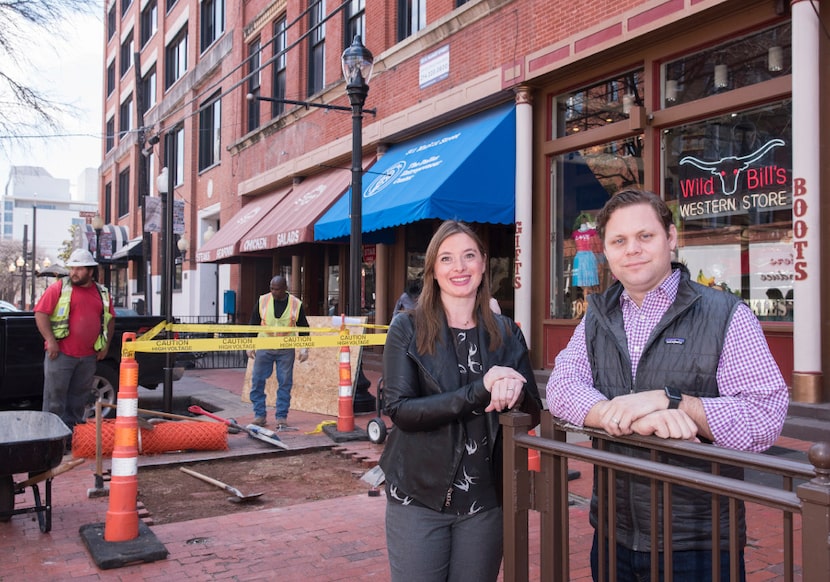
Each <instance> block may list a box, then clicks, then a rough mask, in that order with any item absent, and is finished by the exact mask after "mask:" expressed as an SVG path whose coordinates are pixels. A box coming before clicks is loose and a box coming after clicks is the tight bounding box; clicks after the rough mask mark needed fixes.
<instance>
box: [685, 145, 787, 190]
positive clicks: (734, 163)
mask: <svg viewBox="0 0 830 582" xmlns="http://www.w3.org/2000/svg"><path fill="white" fill-rule="evenodd" d="M782 145H784V140H782V139H773V140H770V141H768V142H767V143H765V144H764V145H763V146H761V148H760V149H758V150H756V151H754V152H752V153H750V154H747V155H745V156H728V157H726V158H721V159H720V160H718V161H717V162H704V161H703V160H699V159H697V158H695V157H693V156H686V157H685V158H683V159H681V160H680V165H681V166H682V165H684V164H691V165H693V166H694V167H696V168H700V169H701V170H706V171H707V172H709V173H710V174H712V175H713V176H718V177H719V178H720V183H721V188H722V189H723V193H724V194H726V195H730V194H734V193H735V190H737V189H738V178H739V177H740V175H741V172H743V171H744V170H746V169H747V168H749V166H750V165H751V164H752V163H753V162H757V161H758V160H760V159H761V158H762V157H764V155H766V154H767V152H769V151H770V150H771V149H772V148H776V147H778V146H782Z"/></svg>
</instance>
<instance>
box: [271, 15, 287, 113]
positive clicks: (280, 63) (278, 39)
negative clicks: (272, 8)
mask: <svg viewBox="0 0 830 582" xmlns="http://www.w3.org/2000/svg"><path fill="white" fill-rule="evenodd" d="M287 45H288V37H287V33H286V27H285V16H283V17H282V18H280V19H279V20H277V21H276V22H275V23H274V41H273V44H272V46H273V47H274V53H273V54H274V63H273V69H272V70H273V72H274V73H273V74H274V78H273V86H272V87H271V96H272V97H273V98H274V99H285V85H286V58H285V53H286V51H287V50H288V49H287ZM284 111H285V103H278V102H276V101H275V102H272V103H271V117H272V118H273V117H278V116H280V115H282V113H283V112H284Z"/></svg>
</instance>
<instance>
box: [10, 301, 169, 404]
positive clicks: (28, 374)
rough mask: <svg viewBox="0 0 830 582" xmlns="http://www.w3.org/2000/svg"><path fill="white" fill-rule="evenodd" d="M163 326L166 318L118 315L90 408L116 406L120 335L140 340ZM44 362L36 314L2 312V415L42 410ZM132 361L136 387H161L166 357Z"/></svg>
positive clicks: (148, 356)
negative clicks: (135, 365)
mask: <svg viewBox="0 0 830 582" xmlns="http://www.w3.org/2000/svg"><path fill="white" fill-rule="evenodd" d="M122 313H123V311H122ZM161 321H164V318H162V317H157V316H142V315H126V316H125V315H119V310H118V309H116V317H115V335H114V337H113V338H112V341H111V342H110V349H109V353H108V354H107V357H106V358H105V359H103V360H101V361H99V362H98V367H97V369H96V372H95V382H94V385H93V386H91V393H90V403H91V406H92V405H94V402H95V399H99V400H101V401H102V402H105V403H108V404H114V403H115V401H116V398H117V395H118V381H119V376H120V371H119V366H120V362H121V336H122V335H123V334H124V332H135V333H136V335H140V334H142V333H144V332H146V331H147V330H149V329H151V328H152V327H154V326H155V325H157V324H158V323H159V322H161ZM43 356H44V350H43V336H41V335H40V332H39V331H38V330H37V325H36V324H35V316H34V313H32V312H31V311H16V312H7V311H2V312H0V410H10V409H19V408H29V409H36V410H39V409H40V407H41V403H42V400H43ZM136 361H137V362H138V383H139V385H140V386H143V387H145V388H150V389H153V388H156V387H157V386H158V385H159V384H161V383H163V382H164V364H165V361H166V356H165V354H149V353H140V352H137V353H136ZM177 365H178V363H177ZM183 372H184V369H183V368H180V367H178V368H175V369H174V373H173V378H174V379H175V380H178V379H179V378H181V376H182V373H183ZM90 408H91V407H90ZM107 410H110V412H111V409H107V408H105V409H104V411H105V412H107ZM111 414H112V412H111Z"/></svg>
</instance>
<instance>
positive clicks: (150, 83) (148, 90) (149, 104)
mask: <svg viewBox="0 0 830 582" xmlns="http://www.w3.org/2000/svg"><path fill="white" fill-rule="evenodd" d="M138 90H139V99H140V101H139V104H140V105H141V113H142V114H144V113H147V112H148V111H149V110H150V109H152V108H153V107H155V105H156V66H155V65H153V66H152V67H150V70H149V71H147V74H146V75H144V77H142V79H141V85H140V86H139V89H138Z"/></svg>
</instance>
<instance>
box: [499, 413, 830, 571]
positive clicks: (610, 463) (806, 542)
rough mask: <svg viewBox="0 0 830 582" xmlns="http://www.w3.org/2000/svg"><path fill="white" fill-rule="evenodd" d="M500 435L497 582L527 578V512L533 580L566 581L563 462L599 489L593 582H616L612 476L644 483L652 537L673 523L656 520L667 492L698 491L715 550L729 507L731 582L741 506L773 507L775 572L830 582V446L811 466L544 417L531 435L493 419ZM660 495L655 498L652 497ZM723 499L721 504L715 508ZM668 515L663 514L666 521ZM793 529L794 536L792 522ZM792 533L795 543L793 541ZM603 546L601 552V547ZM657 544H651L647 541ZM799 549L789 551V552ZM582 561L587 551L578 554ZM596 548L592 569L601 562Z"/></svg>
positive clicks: (526, 423)
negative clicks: (615, 446) (738, 473)
mask: <svg viewBox="0 0 830 582" xmlns="http://www.w3.org/2000/svg"><path fill="white" fill-rule="evenodd" d="M501 423H502V426H503V431H504V526H505V528H504V581H505V582H519V581H526V580H528V579H529V559H530V555H531V554H530V547H529V538H530V536H529V529H528V524H529V512H530V511H531V510H534V511H537V512H539V514H540V524H539V529H540V535H539V538H540V539H539V544H540V547H539V549H538V557H539V564H540V570H541V576H540V579H541V580H545V581H548V580H554V581H557V582H558V581H562V582H564V581H566V580H570V579H571V578H572V576H571V571H570V564H569V558H570V554H571V552H570V549H571V548H570V535H569V534H570V531H569V491H568V489H569V486H568V461H569V460H574V461H584V462H587V463H589V464H591V465H593V467H594V469H595V473H596V477H595V478H596V479H597V483H598V488H597V503H598V511H597V515H598V516H599V518H598V519H599V523H598V526H597V527H598V535H599V539H605V538H607V539H608V540H609V544H608V548H609V552H608V553H609V554H610V559H609V560H608V563H609V565H610V566H609V570H610V572H607V573H603V572H601V573H600V574H601V576H600V578H601V579H608V580H611V581H614V580H616V571H615V567H614V563H615V561H614V549H613V548H614V546H615V544H614V538H615V518H616V516H615V505H614V487H613V484H614V481H615V476H616V475H617V474H618V473H631V474H636V475H639V476H643V477H646V478H648V479H650V481H651V490H652V495H651V499H650V501H649V502H650V504H651V505H652V507H651V515H652V521H651V530H652V532H657V533H656V535H655V536H654V538H655V540H657V539H659V538H660V537H662V536H665V537H666V538H668V539H670V538H671V519H668V520H664V521H658V515H663V512H662V508H661V507H660V505H661V504H662V499H661V497H662V498H663V499H665V500H666V503H667V504H668V505H670V504H671V492H670V491H671V485H683V486H686V487H689V488H692V489H695V490H699V491H701V492H702V493H711V494H712V499H713V510H712V515H713V516H714V518H713V521H714V524H713V527H712V537H713V539H714V540H716V541H715V544H716V545H715V546H714V547H718V546H719V544H718V541H717V540H718V539H719V537H720V531H719V525H718V515H719V513H720V511H719V510H718V507H717V506H718V504H719V503H722V502H726V503H728V504H729V510H730V511H729V513H730V528H729V532H730V540H729V544H730V552H729V553H730V556H731V558H730V571H731V572H732V576H731V578H732V579H736V578H737V577H736V576H735V574H736V573H737V567H738V565H737V555H738V550H739V543H738V535H739V533H738V528H737V527H734V525H735V524H736V521H735V520H737V515H736V513H737V511H736V505H737V503H738V502H739V501H743V502H745V503H747V504H759V505H761V506H765V507H767V508H772V509H773V510H774V511H775V513H779V512H780V515H781V520H782V521H781V532H782V534H781V555H782V561H781V564H780V565H776V572H778V575H779V576H781V579H783V580H785V581H787V582H790V581H792V580H795V579H797V578H796V576H797V574H799V570H798V568H799V567H800V574H801V579H803V580H805V581H813V580H830V517H828V516H830V444H828V443H817V444H814V445H813V446H812V447H811V449H810V451H809V453H808V458H809V460H810V463H812V465H810V464H806V463H801V462H796V461H792V460H788V459H783V458H779V457H771V456H769V455H763V454H760V453H747V452H741V451H734V450H730V449H724V448H720V447H715V446H711V445H704V444H697V443H692V442H686V441H675V440H665V439H660V438H657V437H640V436H631V437H612V436H610V435H608V434H606V433H605V432H603V431H597V430H583V429H578V428H576V427H573V426H570V425H566V424H564V423H560V422H558V421H557V420H556V419H554V418H552V417H551V415H550V414H549V413H548V412H543V413H542V422H541V436H532V435H529V434H528V431H529V430H530V429H532V428H533V427H532V426H531V419H530V416H529V415H527V414H523V413H519V412H510V413H506V414H503V415H501ZM568 432H582V433H584V434H587V435H589V436H590V437H591V438H592V439H597V440H598V442H599V445H598V447H597V448H592V447H586V446H581V445H577V444H572V443H568V442H566V437H567V434H568ZM607 442H616V443H623V444H631V445H635V446H637V447H640V448H642V449H646V450H648V451H650V456H649V459H640V458H633V457H630V456H626V455H619V454H614V453H612V452H609V451H607V450H603V449H604V444H603V443H607ZM530 450H536V451H539V454H540V462H539V465H540V471H538V472H537V471H529V470H528V451H530ZM662 453H671V454H673V455H682V456H686V457H689V458H694V459H704V460H706V461H708V462H709V463H711V467H712V473H711V474H709V473H703V472H700V471H695V470H692V469H687V468H685V467H680V466H676V465H668V464H665V463H660V462H657V459H658V457H659V455H660V454H662ZM726 465H729V466H732V467H742V468H744V469H751V470H754V471H759V472H761V473H764V474H768V475H775V476H778V478H780V480H781V486H780V487H774V486H768V485H759V484H756V483H749V482H747V481H744V480H739V479H732V478H728V477H724V476H722V475H720V474H719V473H720V469H721V467H724V466H726ZM658 492H662V496H661V495H659V494H658ZM719 498H720V499H723V500H724V501H719ZM670 514H671V511H670V510H669V512H668V515H670ZM799 523H800V531H799V530H798V527H797V524H799ZM798 534H800V538H801V539H800V543H799V542H798V541H797V540H796V536H797V535H798ZM602 545H603V544H600V546H602ZM654 545H655V546H656V545H657V543H656V542H655V544H654ZM798 547H800V549H801V551H800V552H796V550H795V548H798ZM585 552H586V554H587V550H586V551H585ZM604 553H605V550H604V548H600V559H599V563H600V564H603V563H604V562H605V559H604V555H603V554H604ZM665 554H667V555H666V556H664V557H663V559H664V560H665V561H666V563H665V566H666V572H668V574H667V575H666V576H665V577H664V579H665V580H667V581H670V580H671V574H670V572H671V569H670V568H671V552H666V553H665ZM718 556H719V552H713V575H712V578H711V579H712V580H718V576H717V574H716V572H719V571H720V565H719V563H718V562H719V557H718ZM658 560H659V554H658V552H652V555H651V569H652V579H655V580H657V579H659V577H658V576H656V573H657V571H658V568H659V562H658Z"/></svg>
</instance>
